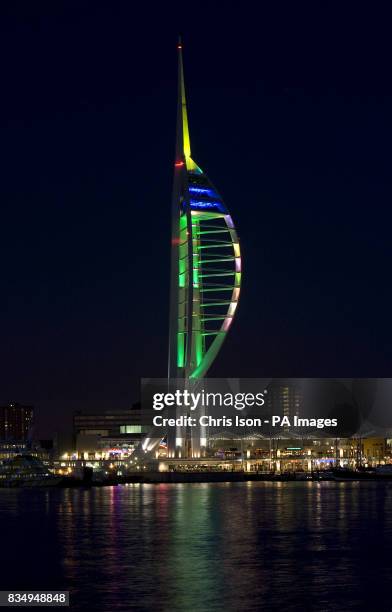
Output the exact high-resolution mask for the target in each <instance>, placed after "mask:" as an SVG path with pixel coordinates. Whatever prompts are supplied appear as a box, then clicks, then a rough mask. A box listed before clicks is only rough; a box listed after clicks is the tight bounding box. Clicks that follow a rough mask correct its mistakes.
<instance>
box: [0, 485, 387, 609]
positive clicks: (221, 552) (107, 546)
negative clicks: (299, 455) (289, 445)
mask: <svg viewBox="0 0 392 612" xmlns="http://www.w3.org/2000/svg"><path fill="white" fill-rule="evenodd" d="M0 519H1V520H0V525H1V529H2V542H3V551H6V559H7V560H6V562H5V563H3V567H2V574H1V575H2V578H1V582H2V584H1V588H2V589H9V588H14V589H17V588H18V589H29V588H30V589H49V588H50V589H55V588H59V589H60V588H63V589H69V590H70V591H71V592H72V597H71V599H72V602H73V606H72V607H73V609H82V608H83V607H86V606H87V605H88V604H90V608H92V609H101V610H152V609H154V610H181V611H183V610H192V611H193V610H194V611H204V610H206V611H207V610H208V611H213V610H222V609H227V610H260V609H265V610H275V609H278V608H279V609H283V608H284V609H285V610H291V609H292V610H296V609H302V608H303V607H304V605H305V601H308V602H312V603H311V605H310V604H309V605H306V606H305V609H313V608H314V609H319V610H326V611H328V610H333V611H334V612H335V611H336V610H344V611H346V610H360V609H365V608H366V607H367V606H371V605H372V604H373V601H374V598H376V599H377V602H378V604H377V605H378V609H380V610H388V609H390V605H389V600H388V597H389V590H390V588H391V586H392V578H391V576H392V574H391V565H392V563H391V558H390V552H389V551H390V549H391V545H392V486H391V485H389V484H380V483H371V482H368V483H327V482H325V483H311V482H304V483H290V482H289V483H233V484H229V485H228V484H178V485H169V484H160V485H130V486H123V487H112V488H94V489H90V490H88V489H86V490H83V489H69V490H58V491H56V490H53V491H38V490H37V491H23V490H20V491H7V490H0ZM305 597H306V599H304V598H305ZM384 602H385V604H384Z"/></svg>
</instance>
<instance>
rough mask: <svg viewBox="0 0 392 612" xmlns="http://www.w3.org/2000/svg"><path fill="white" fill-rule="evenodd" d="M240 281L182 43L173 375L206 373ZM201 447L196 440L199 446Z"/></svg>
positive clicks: (174, 444)
mask: <svg viewBox="0 0 392 612" xmlns="http://www.w3.org/2000/svg"><path fill="white" fill-rule="evenodd" d="M240 284H241V256H240V247H239V242H238V237H237V232H236V230H235V227H234V224H233V221H232V218H231V216H230V214H229V212H228V210H227V208H226V206H225V205H224V203H223V201H222V198H221V197H220V195H219V193H218V192H217V190H216V189H215V187H214V186H213V185H212V183H211V181H210V180H209V179H208V177H207V176H206V174H205V173H204V172H203V170H202V169H201V168H200V167H199V166H198V165H197V164H196V162H195V161H194V160H193V159H192V157H191V146H190V139H189V130H188V116H187V108H186V99H185V86H184V71H183V61H182V45H181V42H179V44H178V111H177V142H176V158H175V164H174V185H173V201H172V247H171V290H170V291H171V293H170V337H169V368H168V375H169V378H183V379H200V378H202V377H203V376H205V374H206V373H207V371H208V369H209V368H210V366H211V364H212V363H213V361H214V360H215V358H216V356H217V354H218V352H219V349H220V348H221V346H222V343H223V341H224V339H225V336H226V333H227V331H228V330H229V328H230V325H231V323H232V321H233V317H234V314H235V310H236V308H237V304H238V298H239V293H240ZM200 435H202V434H199V437H200ZM199 443H200V440H199ZM181 445H183V436H182V434H181V433H180V435H178V434H177V441H175V440H174V439H171V436H170V435H169V444H168V446H169V453H170V454H171V455H172V456H173V455H174V454H175V453H176V454H181V452H179V448H180V447H181ZM197 445H198V443H197V441H195V440H193V441H192V447H193V449H195V448H196V447H197ZM174 449H175V450H174ZM197 452H198V451H197Z"/></svg>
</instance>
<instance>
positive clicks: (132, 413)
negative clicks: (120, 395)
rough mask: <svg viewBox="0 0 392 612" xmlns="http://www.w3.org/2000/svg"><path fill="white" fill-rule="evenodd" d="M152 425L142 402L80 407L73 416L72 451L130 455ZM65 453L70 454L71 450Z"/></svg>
mask: <svg viewBox="0 0 392 612" xmlns="http://www.w3.org/2000/svg"><path fill="white" fill-rule="evenodd" d="M149 429H150V418H149V413H147V412H146V411H144V410H142V409H141V406H140V404H139V403H137V404H134V405H133V406H132V408H131V409H129V410H106V411H104V412H102V413H97V412H95V413H90V412H82V411H78V412H76V413H75V414H74V419H73V430H74V445H73V446H74V448H73V449H72V452H74V453H76V456H77V457H80V458H85V459H87V458H88V457H89V456H91V457H95V456H111V455H119V456H122V455H125V456H128V455H131V454H132V453H133V451H134V450H135V448H136V447H137V446H138V445H139V444H140V442H141V440H142V438H143V437H144V436H145V434H146V433H147V432H148V431H149ZM63 454H64V453H63ZM65 454H70V450H69V451H68V452H67V453H65Z"/></svg>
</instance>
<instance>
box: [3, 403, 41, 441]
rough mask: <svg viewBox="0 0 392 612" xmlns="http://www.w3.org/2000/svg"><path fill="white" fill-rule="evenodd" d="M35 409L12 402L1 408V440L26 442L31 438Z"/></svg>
mask: <svg viewBox="0 0 392 612" xmlns="http://www.w3.org/2000/svg"><path fill="white" fill-rule="evenodd" d="M33 416H34V409H33V407H32V406H23V405H22V404H17V403H13V402H11V403H10V404H8V405H7V406H0V440H4V441H15V442H25V441H27V440H28V439H29V438H30V434H31V428H32V424H33Z"/></svg>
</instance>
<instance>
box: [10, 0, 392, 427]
mask: <svg viewBox="0 0 392 612" xmlns="http://www.w3.org/2000/svg"><path fill="white" fill-rule="evenodd" d="M271 4H273V6H269V5H267V4H265V5H262V6H261V7H258V3H247V2H236V3H223V2H204V3H203V2H198V3H196V4H195V3H184V4H183V3H177V2H170V3H168V2H160V3H158V2H157V3H143V2H140V3H137V2H109V1H107V2H99V1H92V2H83V1H78V2H60V1H58V0H57V1H56V2H47V3H46V2H38V1H37V2H26V3H21V2H15V1H11V0H10V1H9V2H4V3H2V5H1V9H0V12H1V15H0V30H1V32H0V48H1V95H0V121H1V139H0V143H1V144H0V148H1V181H0V204H1V206H0V212H1V240H0V255H1V257H0V266H1V273H0V292H1V300H0V312H1V316H0V343H1V351H0V402H1V403H2V402H8V401H11V400H14V401H20V402H26V403H29V404H30V403H31V404H34V405H35V406H36V407H37V412H38V414H37V431H38V434H40V435H49V434H50V433H51V432H52V431H53V430H54V429H60V428H61V427H62V426H64V425H69V423H70V420H71V415H72V413H73V411H74V410H75V409H88V410H104V409H119V408H127V407H129V406H130V404H131V403H132V402H134V401H136V400H137V399H138V395H139V390H138V389H139V380H140V377H142V376H145V377H149V376H165V375H166V368H167V333H168V318H169V313H168V297H169V294H168V292H169V275H170V274H169V254H170V206H171V188H172V176H173V162H174V146H175V122H176V96H177V82H176V81H177V73H176V71H177V57H176V53H177V51H176V43H177V37H178V34H179V33H181V34H182V37H183V45H184V62H185V79H186V85H187V94H188V110H189V121H190V134H191V144H192V153H193V157H194V158H195V160H196V161H197V163H199V164H200V166H201V167H202V168H203V169H205V170H206V172H207V173H208V174H209V176H210V178H211V180H212V181H213V182H214V183H215V184H216V186H217V188H218V189H219V191H220V192H221V194H222V195H223V197H224V199H225V202H226V204H227V206H228V208H229V210H230V211H231V213H232V216H233V218H234V220H235V223H236V225H237V228H238V232H239V236H240V240H241V246H242V252H243V271H244V274H243V289H242V295H241V300H240V306H239V309H238V312H237V317H236V320H235V323H234V324H233V327H232V329H231V331H230V333H229V334H228V338H227V340H226V343H225V344H224V347H223V349H222V352H221V354H220V355H219V358H218V359H217V361H216V363H215V365H214V366H213V369H212V370H211V371H210V375H213V376H246V377H257V376H338V377H353V376H390V375H391V373H392V367H391V366H392V323H391V319H392V292H391V278H390V277H391V269H392V241H391V222H392V218H391V196H392V178H391V167H392V104H391V103H392V87H391V51H392V43H391V36H390V18H389V15H388V14H386V13H385V14H382V13H381V12H379V13H376V9H374V7H373V8H372V13H371V14H367V13H366V12H365V11H364V12H360V9H359V8H358V5H356V4H354V3H352V4H351V3H335V4H334V3H321V2H316V3H309V4H305V3H289V4H283V3H271ZM343 4H344V5H345V6H343ZM257 7H258V8H257ZM368 8H370V5H368Z"/></svg>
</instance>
